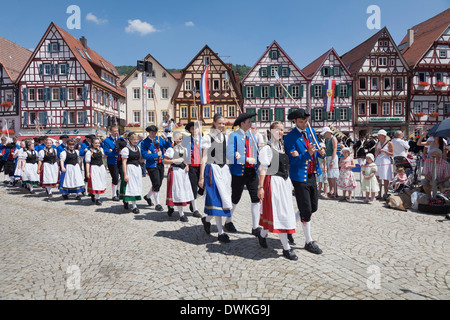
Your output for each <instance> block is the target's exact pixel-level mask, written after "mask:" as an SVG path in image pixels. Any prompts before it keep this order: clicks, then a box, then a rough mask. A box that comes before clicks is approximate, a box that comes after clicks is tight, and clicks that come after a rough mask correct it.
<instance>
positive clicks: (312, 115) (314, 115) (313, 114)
mask: <svg viewBox="0 0 450 320" xmlns="http://www.w3.org/2000/svg"><path fill="white" fill-rule="evenodd" d="M315 110H316V109H315V108H312V109H311V120H312V121H316V112H315Z"/></svg>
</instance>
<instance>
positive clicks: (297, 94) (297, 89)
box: [292, 86, 300, 98]
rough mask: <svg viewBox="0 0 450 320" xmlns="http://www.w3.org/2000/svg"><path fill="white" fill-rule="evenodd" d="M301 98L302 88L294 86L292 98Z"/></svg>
mask: <svg viewBox="0 0 450 320" xmlns="http://www.w3.org/2000/svg"><path fill="white" fill-rule="evenodd" d="M298 97H300V86H292V98H298Z"/></svg>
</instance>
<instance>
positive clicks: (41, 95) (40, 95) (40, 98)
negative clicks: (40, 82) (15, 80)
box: [37, 88, 73, 101]
mask: <svg viewBox="0 0 450 320" xmlns="http://www.w3.org/2000/svg"><path fill="white" fill-rule="evenodd" d="M72 89H73V88H72ZM37 98H38V101H43V100H44V89H42V88H38V89H37Z"/></svg>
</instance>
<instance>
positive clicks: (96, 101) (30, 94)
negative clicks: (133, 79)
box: [19, 22, 125, 136]
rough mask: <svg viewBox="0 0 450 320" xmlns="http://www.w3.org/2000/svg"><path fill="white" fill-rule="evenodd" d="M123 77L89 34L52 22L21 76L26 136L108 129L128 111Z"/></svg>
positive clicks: (69, 133)
mask: <svg viewBox="0 0 450 320" xmlns="http://www.w3.org/2000/svg"><path fill="white" fill-rule="evenodd" d="M118 79H119V74H118V72H117V70H116V68H115V67H114V65H113V64H112V63H110V62H109V61H108V60H106V59H105V58H103V57H102V56H101V55H99V54H98V53H97V52H95V51H94V50H92V49H91V48H90V47H88V45H87V40H86V38H84V37H82V38H81V39H79V40H78V39H76V38H74V37H73V36H72V35H70V34H69V33H68V32H66V31H65V30H63V29H62V28H60V27H59V26H57V25H56V24H54V23H53V22H52V23H51V24H50V26H49V27H48V29H47V31H46V32H45V34H44V36H43V37H42V39H41V40H40V42H39V44H38V45H37V46H36V49H35V50H34V52H33V54H32V56H31V58H30V59H29V61H28V63H27V65H26V66H25V68H24V70H23V71H22V73H21V74H20V77H19V90H20V93H21V111H20V113H21V114H20V115H21V136H35V135H37V134H45V135H48V136H59V135H60V134H61V133H64V134H68V135H71V136H73V135H79V136H85V135H89V134H98V135H106V134H107V132H106V131H107V127H108V126H111V125H114V124H120V118H121V117H124V116H125V114H124V112H125V95H124V93H123V91H122V89H121V88H120V86H119V82H118Z"/></svg>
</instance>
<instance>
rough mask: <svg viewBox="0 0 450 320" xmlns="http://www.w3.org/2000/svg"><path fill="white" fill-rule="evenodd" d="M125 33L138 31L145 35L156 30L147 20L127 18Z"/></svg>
mask: <svg viewBox="0 0 450 320" xmlns="http://www.w3.org/2000/svg"><path fill="white" fill-rule="evenodd" d="M125 31H126V32H127V33H136V32H137V33H140V34H141V35H142V36H145V35H146V34H149V33H154V32H158V31H159V30H157V29H156V28H155V27H154V26H152V25H151V24H150V23H148V22H144V21H141V20H139V19H136V20H128V27H126V28H125Z"/></svg>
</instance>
